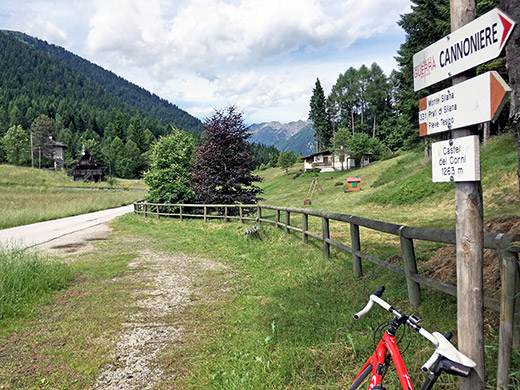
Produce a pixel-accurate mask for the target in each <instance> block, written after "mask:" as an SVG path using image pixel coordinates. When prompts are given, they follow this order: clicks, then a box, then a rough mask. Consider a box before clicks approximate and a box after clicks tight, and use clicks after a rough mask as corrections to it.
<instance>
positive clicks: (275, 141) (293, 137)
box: [249, 120, 315, 155]
mask: <svg viewBox="0 0 520 390" xmlns="http://www.w3.org/2000/svg"><path fill="white" fill-rule="evenodd" d="M249 129H250V132H251V138H250V142H252V143H261V144H264V145H267V146H270V145H273V146H275V147H276V148H277V149H278V150H279V151H281V152H285V151H288V150H292V151H293V152H294V153H295V154H300V153H301V154H303V155H307V154H310V153H313V152H314V150H315V145H314V129H313V127H312V122H311V121H310V120H307V121H304V120H298V121H293V122H289V123H285V124H283V123H280V122H277V121H271V122H263V123H255V124H252V125H251V126H250V127H249Z"/></svg>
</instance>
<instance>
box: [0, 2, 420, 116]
mask: <svg viewBox="0 0 520 390" xmlns="http://www.w3.org/2000/svg"><path fill="white" fill-rule="evenodd" d="M408 12H410V0H22V1H21V0H1V2H0V29H8V30H16V31H21V32H24V33H26V34H29V35H32V36H34V37H37V38H40V39H43V40H46V41H47V42H49V43H54V44H56V45H59V46H63V47H64V48H66V49H67V50H69V51H71V52H73V53H75V54H78V55H79V56H81V57H83V58H86V59H88V60H90V61H91V62H94V63H96V64H98V65H100V66H102V67H104V68H105V69H109V70H111V71H113V72H114V73H116V74H117V75H119V76H121V77H123V78H125V79H127V80H129V81H131V82H133V83H135V84H137V85H139V86H141V87H143V88H145V89H147V90H149V91H151V92H153V93H156V94H157V95H159V96H161V97H162V98H164V99H167V100H169V101H170V102H172V103H175V104H177V105H178V106H179V107H181V108H183V109H185V110H186V111H188V112H189V113H190V114H192V115H194V116H197V117H199V118H201V119H203V118H204V117H207V116H208V115H209V114H211V112H213V110H214V109H221V108H223V107H225V106H227V105H229V104H234V105H237V106H238V107H239V108H240V109H241V110H242V112H243V113H244V115H245V119H246V121H247V122H248V123H258V122H267V121H272V120H274V121H280V122H282V123H286V122H290V121H295V120H299V119H307V114H308V111H309V100H310V96H311V94H312V89H313V87H314V83H315V81H316V78H317V77H318V78H319V79H320V81H321V82H322V85H323V87H324V89H325V91H326V93H328V91H330V88H331V87H332V85H333V84H334V83H335V81H336V79H337V77H338V75H339V74H340V73H343V72H345V71H346V70H347V69H348V68H349V67H351V66H353V67H355V68H359V67H360V66H361V65H362V64H366V65H367V66H368V65H370V64H372V63H373V62H377V63H378V64H379V65H380V66H381V67H382V68H383V70H384V71H385V72H386V73H387V75H388V74H389V73H390V72H391V70H392V69H394V68H396V67H397V65H396V63H395V60H394V56H395V55H396V52H397V50H398V48H399V46H400V45H401V44H402V43H403V42H404V39H405V35H404V32H403V31H402V29H400V28H399V26H397V21H398V20H399V15H400V14H403V13H408Z"/></svg>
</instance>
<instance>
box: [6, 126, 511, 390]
mask: <svg viewBox="0 0 520 390" xmlns="http://www.w3.org/2000/svg"><path fill="white" fill-rule="evenodd" d="M430 169H431V168H429V163H428V161H426V160H424V159H423V158H422V157H421V156H420V155H419V154H403V155H401V156H398V157H397V158H393V159H390V160H387V161H382V162H377V163H375V164H373V165H371V166H369V167H367V168H364V169H360V170H357V171H354V172H349V173H348V174H347V173H345V172H343V173H342V172H337V173H330V174H329V173H328V174H320V175H319V178H320V182H321V185H322V187H323V193H322V194H320V195H315V196H314V197H313V198H312V205H311V206H310V208H314V209H322V210H327V211H336V212H341V213H347V214H354V215H359V216H363V217H368V218H373V219H379V220H382V221H386V222H392V223H405V224H408V225H411V226H424V227H443V228H453V226H454V210H453V185H451V184H433V183H431V173H430V172H429V170H430ZM482 172H483V180H482V184H483V189H484V209H485V216H486V218H491V217H494V216H497V215H501V214H504V213H514V214H520V213H519V206H520V203H519V202H518V200H517V199H518V189H517V187H516V186H517V181H516V177H515V174H516V151H515V150H514V144H513V141H512V138H511V137H510V136H509V135H507V136H504V137H501V138H498V139H494V140H492V141H491V142H490V143H489V144H488V145H486V146H485V147H483V148H482ZM298 173H299V167H296V166H295V168H294V169H293V170H291V171H290V173H289V175H286V174H284V172H283V171H281V170H280V169H269V170H267V171H263V172H262V173H261V174H262V175H263V176H264V178H265V180H264V182H263V183H262V184H261V185H262V187H263V188H264V189H265V194H264V197H265V198H266V200H265V201H264V203H266V204H275V205H283V206H296V207H303V200H304V199H305V196H306V194H307V190H308V188H309V186H310V182H311V179H312V175H310V174H303V175H300V176H299V177H297V178H294V179H293V176H295V175H296V174H298ZM356 175H357V176H359V177H361V179H362V183H361V186H362V191H360V192H357V193H353V192H352V193H344V192H343V186H342V185H337V184H336V183H338V182H341V183H344V182H345V178H346V177H347V176H356ZM326 177H332V179H331V180H326ZM313 223H314V224H315V225H314V226H316V228H317V229H319V221H314V222H313ZM112 227H113V228H114V232H113V234H112V235H111V236H109V237H108V238H107V239H106V240H102V241H98V242H96V243H95V250H94V251H93V252H85V253H81V254H78V255H73V254H71V255H70V256H68V257H66V263H67V264H66V268H67V269H68V272H70V274H72V275H74V280H73V281H72V282H69V284H68V285H67V286H66V287H65V288H62V289H61V290H60V291H59V293H58V294H57V295H55V296H54V297H50V298H49V296H48V295H45V296H47V297H48V298H46V299H47V301H46V304H42V302H41V300H33V301H29V302H28V303H27V302H26V303H25V304H24V306H23V308H22V309H18V314H17V315H16V316H15V317H10V318H5V319H0V389H11V388H17V389H56V388H60V389H88V388H90V387H91V386H92V384H93V383H94V381H95V378H96V377H97V376H98V375H99V373H100V372H102V371H103V368H104V367H105V365H106V364H107V363H112V364H114V363H117V362H114V361H113V359H114V357H111V355H110V350H111V348H113V345H114V343H115V342H116V340H117V339H118V336H119V334H120V332H122V331H124V321H125V318H128V316H129V314H130V313H133V312H135V311H137V310H139V308H138V307H136V306H135V303H134V298H133V297H134V296H135V295H133V294H136V293H137V294H139V291H141V290H145V289H146V283H147V281H146V280H144V281H143V282H142V284H140V283H129V282H128V280H127V279H125V278H124V276H125V275H129V274H131V273H134V272H137V271H136V270H135V269H131V268H128V267H127V265H128V264H129V263H130V262H132V261H133V260H134V259H135V258H136V256H138V255H140V254H142V253H146V251H154V253H163V254H164V255H172V254H176V253H184V254H187V255H190V256H203V257H205V258H209V259H212V260H215V261H217V262H220V263H222V264H224V265H226V266H227V267H228V269H229V272H228V273H227V275H222V274H219V273H214V272H210V271H209V270H208V272H207V274H206V275H203V277H201V278H200V279H198V280H197V281H195V284H196V286H197V292H196V293H194V294H192V295H191V296H190V302H189V304H188V305H187V306H186V307H185V308H184V309H183V310H182V311H181V312H178V313H174V314H171V315H170V316H169V317H168V318H167V319H165V321H168V323H171V324H174V325H175V326H178V327H179V328H180V329H183V337H182V339H181V340H178V341H176V342H175V343H173V346H172V348H171V349H169V350H167V351H166V352H164V353H162V354H161V355H160V356H158V357H157V361H156V362H154V363H155V364H156V365H157V366H158V367H159V368H160V369H161V370H162V371H163V373H164V375H163V378H162V380H161V381H159V383H157V384H156V385H155V387H154V388H155V389H172V388H175V389H181V390H185V389H186V390H187V389H222V390H224V389H225V390H228V389H266V390H267V389H342V388H345V387H346V386H348V384H349V383H350V382H351V381H352V380H353V377H354V376H355V374H356V371H357V370H359V368H360V365H361V364H362V360H364V359H366V357H367V356H368V355H369V354H370V353H371V350H372V348H373V333H374V331H375V329H376V328H377V326H378V325H379V324H380V323H382V322H384V321H386V320H388V319H389V315H388V313H385V312H383V310H380V309H378V308H374V309H373V310H372V311H371V312H370V313H369V314H368V315H367V316H365V317H363V318H362V319H361V320H359V321H355V320H353V318H352V315H353V314H354V313H355V312H357V311H358V310H360V309H361V308H362V307H363V306H364V305H365V303H366V301H367V299H368V295H369V294H370V293H371V292H373V291H374V290H375V289H376V288H377V287H378V286H380V285H385V286H386V287H387V291H386V292H385V299H387V300H388V301H389V302H390V303H391V304H392V305H394V306H395V307H396V308H398V309H400V310H402V311H405V312H407V313H409V314H412V313H413V314H415V315H417V316H418V317H420V318H421V319H422V320H423V321H422V322H421V325H422V326H424V327H425V328H426V329H428V330H430V331H434V330H437V331H439V332H441V333H444V332H446V331H448V330H452V331H454V330H455V331H456V300H455V299H454V298H452V297H449V296H445V295H443V294H441V293H437V292H434V291H431V290H428V289H426V288H424V289H423V290H422V294H423V296H422V297H423V303H422V304H421V306H420V307H419V308H412V307H410V305H409V304H408V302H407V298H406V297H407V292H406V284H405V283H404V279H403V278H401V277H400V276H396V275H395V274H392V273H390V272H387V271H384V270H382V269H381V268H378V267H377V266H375V265H372V264H370V263H366V262H365V263H364V269H363V271H364V276H363V278H355V277H354V276H353V273H352V263H351V259H350V256H349V255H348V254H345V253H342V252H339V251H337V250H336V249H334V248H333V249H332V256H331V259H329V260H326V261H324V260H323V258H322V249H321V245H320V242H318V241H315V240H310V241H309V244H308V245H303V244H301V237H300V236H299V235H297V234H291V235H289V236H288V237H286V236H285V235H284V233H283V231H282V230H277V229H275V228H273V227H271V226H267V225H262V227H261V232H260V233H261V237H262V240H254V239H245V238H244V226H243V225H240V224H238V223H228V224H226V223H223V222H219V221H211V222H210V223H204V222H203V221H201V220H187V219H185V220H184V221H183V222H180V221H178V220H171V219H161V220H156V219H155V218H148V219H145V218H142V217H138V216H135V215H126V216H123V217H121V218H119V219H118V220H117V221H115V222H114V223H113V224H112ZM331 233H332V234H335V235H337V236H338V237H339V238H340V239H344V240H345V242H348V238H349V234H348V228H345V227H344V226H339V225H334V226H332V227H331ZM362 246H363V248H362V250H366V249H369V253H371V254H373V255H374V256H377V257H379V258H382V259H386V258H388V257H390V256H392V255H394V254H396V251H398V249H396V248H397V246H398V239H397V240H393V239H388V238H387V237H384V236H382V235H380V234H373V233H370V232H368V231H366V230H362ZM437 247H438V246H437V245H433V244H428V243H424V244H418V245H417V248H416V250H417V254H418V257H419V260H426V259H427V258H428V257H429V256H431V254H432V253H433V251H434V250H435V249H436V248H437ZM55 261H58V260H55ZM61 261H62V260H59V262H61ZM425 264H426V263H425V262H421V264H420V267H422V269H424V267H425ZM143 294H144V292H143ZM497 319H498V315H497V314H496V313H492V312H486V326H485V332H486V340H485V351H486V369H487V384H488V388H489V389H492V388H496V383H495V379H494V378H495V375H496V364H497V344H498V335H497V331H496V323H497ZM456 339H457V334H456V332H455V337H454V340H455V342H456ZM407 343H408V335H406V336H405V338H404V339H403V344H402V345H401V346H402V347H403V349H404V347H405V346H406V344H407ZM431 352H432V346H431V345H429V343H428V342H427V341H425V340H424V339H422V338H421V337H420V336H418V335H415V334H414V335H413V337H412V339H411V344H410V347H409V348H408V349H407V351H406V353H405V354H404V359H405V362H406V364H407V366H408V368H409V370H410V374H411V377H412V380H414V384H415V385H416V386H417V388H419V387H420V384H421V383H422V381H423V380H424V378H425V374H424V373H422V372H421V371H420V364H422V363H423V362H424V361H425V360H426V358H427V357H428V356H429V355H430V354H431ZM519 372H520V355H519V354H518V351H515V353H514V362H513V375H512V380H513V387H512V388H519V387H520V374H519ZM386 386H387V388H397V386H398V382H397V378H396V377H395V375H391V376H390V377H389V378H388V382H387V384H386ZM438 387H439V388H442V389H456V388H457V384H456V382H454V381H453V380H452V379H451V378H449V377H445V378H444V379H443V380H442V383H439V384H438Z"/></svg>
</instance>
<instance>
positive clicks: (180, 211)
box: [179, 206, 182, 222]
mask: <svg viewBox="0 0 520 390" xmlns="http://www.w3.org/2000/svg"><path fill="white" fill-rule="evenodd" d="M179 217H180V220H181V222H182V206H180V207H179Z"/></svg>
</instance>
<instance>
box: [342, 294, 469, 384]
mask: <svg viewBox="0 0 520 390" xmlns="http://www.w3.org/2000/svg"><path fill="white" fill-rule="evenodd" d="M384 291H385V287H384V286H381V287H379V289H378V290H377V291H376V292H375V293H373V294H372V295H370V300H369V301H368V303H367V305H366V306H365V308H364V309H363V310H361V311H360V312H359V313H357V314H355V315H354V318H355V319H356V320H357V319H359V318H361V317H362V316H364V315H365V314H367V313H368V312H369V311H370V309H371V308H372V306H373V305H374V303H377V304H378V305H380V306H381V307H382V308H384V309H385V310H387V311H389V312H390V313H392V314H393V315H394V319H393V320H392V321H391V322H389V323H384V324H382V326H380V327H379V328H378V329H376V331H375V333H374V334H377V333H379V332H380V331H382V330H383V329H384V328H383V327H384V326H386V325H388V328H386V330H385V331H384V333H383V335H382V336H381V339H380V340H379V343H378V344H377V346H376V349H375V351H374V353H373V354H372V356H370V357H369V358H368V360H367V361H366V363H365V365H364V366H363V368H362V369H361V371H360V372H359V374H358V375H357V377H356V379H355V380H354V382H353V383H352V385H351V386H350V388H349V389H350V390H355V389H358V388H359V386H360V385H361V384H362V383H363V381H364V380H365V379H366V378H367V377H368V376H369V374H370V383H369V385H368V390H385V388H384V387H383V386H382V385H381V382H382V380H383V378H384V376H385V374H386V372H387V370H388V367H389V365H390V362H391V361H393V362H394V365H395V369H396V371H397V374H398V376H399V380H400V382H401V386H402V388H403V390H413V389H414V388H413V386H412V382H411V380H410V376H409V375H408V370H407V369H406V366H405V364H404V362H403V359H402V357H401V352H400V351H399V347H398V346H397V344H398V341H397V340H396V333H397V330H398V329H399V328H400V327H401V325H408V326H409V327H410V328H412V329H414V330H415V331H417V332H418V333H419V334H420V335H421V336H423V337H424V338H426V339H427V340H429V341H430V342H432V343H433V344H434V345H435V346H436V349H435V352H434V353H433V355H432V356H431V357H430V359H428V361H427V362H426V363H425V364H424V365H423V366H422V370H423V371H425V372H427V371H428V370H429V369H430V367H432V366H433V369H432V370H431V372H430V374H429V375H428V377H427V378H426V381H425V382H424V384H423V386H422V387H421V390H431V389H432V388H433V385H434V384H435V382H437V379H438V378H439V376H440V375H441V374H442V373H443V372H445V373H447V374H450V375H455V376H462V377H467V376H469V374H470V371H471V368H472V367H475V366H476V364H475V362H474V361H473V360H471V359H470V358H468V357H467V356H465V355H464V354H462V353H461V352H459V350H457V348H455V347H454V346H453V344H451V343H450V342H449V339H450V338H451V333H448V334H446V336H443V335H442V334H440V333H439V332H433V333H430V332H428V331H427V330H426V329H424V328H422V327H420V326H419V325H417V324H418V322H419V321H420V320H419V319H418V318H417V317H414V316H408V315H406V314H403V313H401V312H399V311H397V310H396V309H394V308H393V307H392V306H391V305H390V304H388V303H387V302H386V301H384V300H383V299H381V295H382V294H383V292H384Z"/></svg>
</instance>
